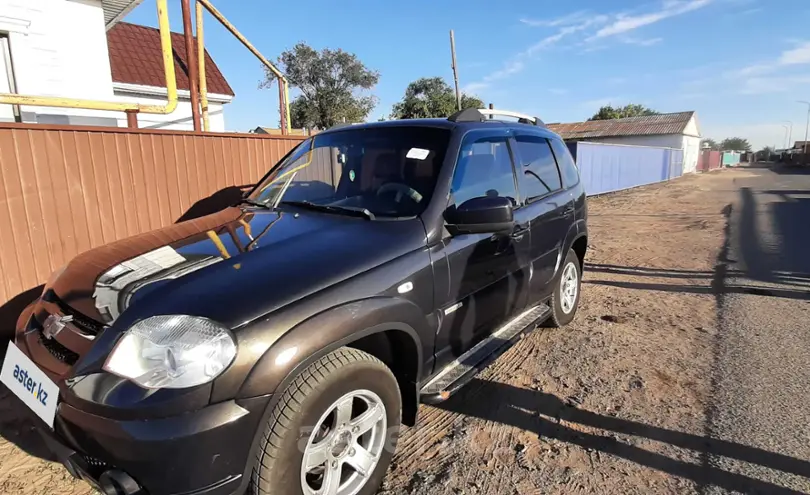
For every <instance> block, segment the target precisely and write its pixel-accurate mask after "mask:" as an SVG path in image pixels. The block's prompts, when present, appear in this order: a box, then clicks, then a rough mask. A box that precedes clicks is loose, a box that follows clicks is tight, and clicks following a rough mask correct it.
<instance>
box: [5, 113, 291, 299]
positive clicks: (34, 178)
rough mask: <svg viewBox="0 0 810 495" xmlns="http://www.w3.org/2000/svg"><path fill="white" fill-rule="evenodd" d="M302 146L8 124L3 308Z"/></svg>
mask: <svg viewBox="0 0 810 495" xmlns="http://www.w3.org/2000/svg"><path fill="white" fill-rule="evenodd" d="M303 139H304V137H300V136H283V137H282V136H269V135H256V134H249V135H248V134H211V133H206V134H199V133H190V132H180V131H158V130H145V129H116V128H106V127H75V126H42V125H29V124H0V240H1V242H0V304H3V303H4V302H6V301H7V300H9V299H11V298H13V297H14V296H15V295H17V294H18V293H20V292H22V291H24V290H26V289H29V288H31V287H35V286H37V285H39V284H41V283H43V282H44V281H45V280H46V279H47V277H48V276H49V275H50V273H51V272H52V271H53V270H55V269H56V268H58V267H60V266H62V265H63V264H65V263H66V262H67V261H69V260H70V259H71V258H73V257H74V256H76V255H77V254H79V253H81V252H83V251H86V250H88V249H90V248H92V247H95V246H99V245H102V244H105V243H108V242H111V241H114V240H117V239H121V238H123V237H127V236H130V235H134V234H138V233H141V232H146V231H149V230H152V229H156V228H158V227H162V226H165V225H169V224H171V223H174V222H176V221H177V220H178V219H181V218H183V217H184V216H186V214H187V213H188V212H189V210H190V209H193V207H196V206H199V205H200V204H201V203H202V202H204V201H205V199H204V198H206V197H209V198H210V197H212V195H214V196H216V195H215V193H218V192H222V191H227V190H235V189H236V188H235V187H234V186H236V187H239V186H245V185H248V184H254V183H255V182H256V181H258V179H260V178H261V177H262V176H263V175H264V174H265V173H266V171H267V170H268V169H269V168H270V166H272V165H273V164H275V163H276V162H277V161H278V160H279V159H280V158H281V157H282V156H283V155H285V154H286V153H287V152H288V151H289V150H290V149H291V148H292V147H293V146H295V145H297V144H298V143H300V142H301V141H302V140H303ZM237 193H238V191H237ZM237 197H238V196H237ZM200 200H202V202H201V201H200Z"/></svg>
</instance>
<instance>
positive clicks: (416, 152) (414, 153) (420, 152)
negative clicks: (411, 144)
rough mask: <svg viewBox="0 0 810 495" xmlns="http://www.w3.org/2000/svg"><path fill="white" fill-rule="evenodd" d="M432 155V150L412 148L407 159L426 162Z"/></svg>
mask: <svg viewBox="0 0 810 495" xmlns="http://www.w3.org/2000/svg"><path fill="white" fill-rule="evenodd" d="M429 154H430V150H425V149H422V148H411V149H410V150H408V154H407V155H405V158H413V159H415V160H424V159H425V158H427V156H428V155H429Z"/></svg>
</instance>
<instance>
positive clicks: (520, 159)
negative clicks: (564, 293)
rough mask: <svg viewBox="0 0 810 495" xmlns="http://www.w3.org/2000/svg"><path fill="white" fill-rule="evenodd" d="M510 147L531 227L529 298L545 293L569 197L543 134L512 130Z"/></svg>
mask: <svg viewBox="0 0 810 495" xmlns="http://www.w3.org/2000/svg"><path fill="white" fill-rule="evenodd" d="M514 143H515V145H514V149H515V157H516V162H517V167H516V169H517V172H518V185H519V187H520V192H521V195H522V196H523V197H524V201H525V203H526V206H525V207H524V208H523V209H524V210H525V213H524V215H525V217H526V220H524V221H526V222H528V224H529V229H530V231H531V235H530V237H531V245H530V247H529V258H530V266H531V276H530V281H529V295H528V297H529V301H537V300H539V299H542V298H544V297H546V296H547V295H549V294H550V293H551V290H552V285H553V284H552V282H553V279H554V276H555V273H556V268H557V264H558V263H559V261H560V259H561V258H560V256H561V255H562V252H561V251H562V247H563V243H564V242H565V237H566V234H567V233H568V226H569V225H570V223H571V217H572V215H573V201H572V197H571V195H570V194H568V192H567V191H566V190H565V188H564V187H563V181H562V177H561V174H560V170H559V167H558V166H557V162H556V160H555V159H554V153H553V151H552V148H551V144H550V142H549V140H548V139H546V137H545V136H543V135H542V134H540V133H534V132H531V131H522V130H521V131H516V133H515V136H514Z"/></svg>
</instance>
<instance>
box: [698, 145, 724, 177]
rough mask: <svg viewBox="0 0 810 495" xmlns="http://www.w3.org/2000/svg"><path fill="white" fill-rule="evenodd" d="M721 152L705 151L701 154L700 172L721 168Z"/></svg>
mask: <svg viewBox="0 0 810 495" xmlns="http://www.w3.org/2000/svg"><path fill="white" fill-rule="evenodd" d="M720 161H721V157H720V152H719V151H714V150H703V151H701V152H700V159H699V160H698V172H708V171H709V170H714V169H717V168H720Z"/></svg>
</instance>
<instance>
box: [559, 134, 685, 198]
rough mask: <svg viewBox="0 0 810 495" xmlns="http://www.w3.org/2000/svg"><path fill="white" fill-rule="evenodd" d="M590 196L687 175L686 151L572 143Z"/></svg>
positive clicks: (573, 151) (570, 145)
mask: <svg viewBox="0 0 810 495" xmlns="http://www.w3.org/2000/svg"><path fill="white" fill-rule="evenodd" d="M568 147H569V149H570V150H571V153H572V154H573V155H574V158H575V159H576V162H577V166H578V167H579V173H580V176H581V177H582V183H583V184H584V186H585V192H586V193H587V194H588V195H589V196H593V195H595V194H603V193H607V192H612V191H619V190H621V189H628V188H631V187H636V186H642V185H644V184H652V183H654V182H662V181H665V180H669V179H673V178H675V177H680V176H681V175H683V150H679V149H673V148H656V147H648V146H626V145H617V144H607V143H588V142H572V143H569V144H568Z"/></svg>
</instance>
